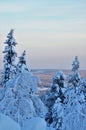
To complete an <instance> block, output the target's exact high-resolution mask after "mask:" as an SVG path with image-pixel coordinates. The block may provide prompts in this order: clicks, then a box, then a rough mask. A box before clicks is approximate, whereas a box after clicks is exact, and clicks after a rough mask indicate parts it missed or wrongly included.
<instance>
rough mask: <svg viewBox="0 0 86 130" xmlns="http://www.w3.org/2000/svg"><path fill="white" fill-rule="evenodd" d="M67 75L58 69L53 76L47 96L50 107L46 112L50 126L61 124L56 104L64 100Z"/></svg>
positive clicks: (55, 126) (47, 103)
mask: <svg viewBox="0 0 86 130" xmlns="http://www.w3.org/2000/svg"><path fill="white" fill-rule="evenodd" d="M64 79H65V75H64V73H63V72H62V71H58V72H57V73H56V75H55V77H54V78H53V83H52V86H51V89H50V91H49V93H48V95H47V97H46V105H47V107H48V113H47V114H46V118H45V120H46V121H47V124H48V126H53V127H54V128H57V124H58V128H59V127H60V126H61V121H62V119H61V117H59V115H60V113H59V114H58V112H57V109H56V107H55V106H57V105H58V103H57V102H59V104H60V105H62V104H63V102H64V98H65V97H64V91H65V88H64V87H65V83H64ZM56 104H57V105H56ZM58 130H59V129H58Z"/></svg>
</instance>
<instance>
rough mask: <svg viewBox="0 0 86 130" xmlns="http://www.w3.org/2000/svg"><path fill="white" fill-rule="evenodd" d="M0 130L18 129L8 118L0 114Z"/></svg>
mask: <svg viewBox="0 0 86 130" xmlns="http://www.w3.org/2000/svg"><path fill="white" fill-rule="evenodd" d="M0 130H20V127H19V125H18V124H17V123H16V122H15V121H13V120H12V119H10V118H9V117H8V116H5V115H2V114H0Z"/></svg>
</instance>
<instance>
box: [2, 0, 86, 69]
mask: <svg viewBox="0 0 86 130" xmlns="http://www.w3.org/2000/svg"><path fill="white" fill-rule="evenodd" d="M10 29H14V37H15V39H16V41H17V43H18V45H17V46H16V48H15V50H16V51H17V52H18V56H20V55H21V53H22V52H23V50H26V52H27V62H28V63H29V66H30V68H31V69H71V64H72V62H73V59H74V57H75V56H78V58H79V61H80V69H86V0H14V1H13V0H0V62H1V64H0V65H1V66H2V60H3V55H2V51H3V49H4V46H5V45H4V44H3V43H4V41H5V40H6V36H7V34H8V33H9V31H10Z"/></svg>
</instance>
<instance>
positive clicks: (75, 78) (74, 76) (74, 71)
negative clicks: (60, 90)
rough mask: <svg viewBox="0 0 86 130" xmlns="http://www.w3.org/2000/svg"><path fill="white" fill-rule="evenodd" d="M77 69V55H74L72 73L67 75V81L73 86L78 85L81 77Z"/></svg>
mask: <svg viewBox="0 0 86 130" xmlns="http://www.w3.org/2000/svg"><path fill="white" fill-rule="evenodd" d="M78 69H79V61H78V57H77V56H76V57H75V60H74V61H73V64H72V73H71V75H69V83H71V84H73V85H74V86H76V85H78V83H79V81H80V78H81V77H80V74H79V72H78Z"/></svg>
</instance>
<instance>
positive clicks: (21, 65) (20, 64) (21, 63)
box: [17, 51, 29, 73]
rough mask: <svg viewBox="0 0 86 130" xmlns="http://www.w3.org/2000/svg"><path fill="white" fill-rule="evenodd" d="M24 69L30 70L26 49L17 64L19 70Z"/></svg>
mask: <svg viewBox="0 0 86 130" xmlns="http://www.w3.org/2000/svg"><path fill="white" fill-rule="evenodd" d="M24 70H27V71H29V69H28V67H27V65H26V51H24V52H23V53H22V55H21V56H20V57H19V62H18V64H17V71H18V72H20V73H21V72H23V71H24Z"/></svg>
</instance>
